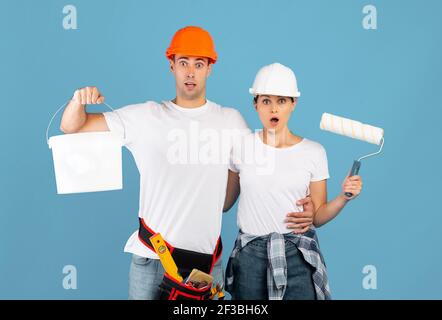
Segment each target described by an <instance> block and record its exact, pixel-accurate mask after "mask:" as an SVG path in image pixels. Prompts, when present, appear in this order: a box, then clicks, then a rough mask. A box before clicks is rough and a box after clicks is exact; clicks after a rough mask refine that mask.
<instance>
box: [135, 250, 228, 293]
mask: <svg viewBox="0 0 442 320" xmlns="http://www.w3.org/2000/svg"><path fill="white" fill-rule="evenodd" d="M163 276H164V268H163V266H162V265H161V262H160V260H159V259H149V258H144V257H140V256H138V255H135V254H133V255H132V262H131V264H130V271H129V300H158V299H159V298H160V295H161V291H160V289H159V287H158V286H159V285H160V284H161V281H162V280H163ZM212 276H213V278H214V283H215V284H216V283H220V284H223V283H224V273H223V267H222V261H221V258H220V259H219V260H218V262H217V263H216V264H215V266H214V267H213V270H212Z"/></svg>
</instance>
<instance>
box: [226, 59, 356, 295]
mask: <svg viewBox="0 0 442 320" xmlns="http://www.w3.org/2000/svg"><path fill="white" fill-rule="evenodd" d="M250 93H252V94H253V95H254V99H253V104H254V106H255V109H256V111H257V112H258V115H259V118H260V120H261V122H262V125H263V129H262V130H261V131H259V132H255V133H251V134H249V135H246V136H245V137H244V139H243V141H242V143H241V144H237V145H236V147H235V148H234V151H233V157H232V159H233V160H232V161H233V170H235V171H237V172H239V177H240V188H241V195H240V200H239V205H238V227H239V229H240V232H239V235H238V238H237V240H236V243H235V247H234V249H233V252H232V255H231V257H230V259H229V263H228V266H227V275H226V276H227V279H226V290H227V291H229V292H230V293H231V295H232V299H247V300H249V299H257V300H266V299H330V298H331V297H330V291H329V287H328V280H327V274H326V268H325V263H324V260H323V258H322V254H321V252H320V250H319V245H318V241H317V237H316V231H315V227H319V226H321V225H323V224H325V223H327V222H329V221H330V220H332V219H333V218H334V217H336V216H337V215H338V213H339V212H340V211H341V210H342V209H343V208H344V206H345V205H346V203H347V202H348V201H350V200H352V199H354V198H355V197H357V196H358V195H359V193H360V192H361V188H362V181H361V178H360V177H359V176H353V177H348V176H347V177H346V178H345V180H344V182H343V184H342V192H341V194H339V195H338V196H337V197H336V198H335V199H333V200H332V201H329V202H327V185H326V181H327V179H328V178H329V174H328V164H327V155H326V152H325V150H324V148H323V147H322V145H320V144H319V143H317V142H314V141H312V140H309V139H307V138H303V137H300V136H298V135H295V134H293V133H292V132H290V130H289V128H288V126H287V125H288V121H289V118H290V116H291V114H292V112H293V111H294V109H295V107H296V103H297V100H298V97H299V96H300V93H299V92H298V88H297V82H296V77H295V74H294V73H293V71H292V70H291V69H289V68H287V67H285V66H283V65H281V64H279V63H274V64H271V65H268V66H265V67H263V68H262V69H261V70H260V71H259V72H258V74H257V75H256V78H255V82H254V84H253V88H252V89H250ZM346 192H351V193H352V194H353V195H352V196H351V197H348V196H346V195H345V193H346ZM308 195H310V197H311V199H312V202H313V204H314V208H315V209H314V212H315V213H314V217H313V218H312V219H308V218H287V214H288V213H290V212H301V211H303V208H302V206H301V207H299V206H296V202H297V200H299V199H303V198H305V197H306V196H308ZM293 221H294V222H295V223H290V222H293ZM312 224H313V225H312Z"/></svg>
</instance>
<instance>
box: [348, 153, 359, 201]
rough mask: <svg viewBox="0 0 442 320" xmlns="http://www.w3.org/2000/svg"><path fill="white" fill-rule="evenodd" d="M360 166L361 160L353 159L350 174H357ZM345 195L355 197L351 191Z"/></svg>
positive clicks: (350, 175)
mask: <svg viewBox="0 0 442 320" xmlns="http://www.w3.org/2000/svg"><path fill="white" fill-rule="evenodd" d="M360 168H361V161H358V160H355V161H353V166H352V167H351V171H350V174H349V175H348V176H349V177H352V176H355V175H357V174H358V173H359V169H360ZM345 195H346V196H347V197H353V193H351V192H346V193H345Z"/></svg>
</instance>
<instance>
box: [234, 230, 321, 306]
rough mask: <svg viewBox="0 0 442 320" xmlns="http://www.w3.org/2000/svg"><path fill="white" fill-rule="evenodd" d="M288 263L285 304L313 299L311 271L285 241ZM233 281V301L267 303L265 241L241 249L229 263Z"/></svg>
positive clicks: (289, 242)
mask: <svg viewBox="0 0 442 320" xmlns="http://www.w3.org/2000/svg"><path fill="white" fill-rule="evenodd" d="M285 248H286V250H285V251H286V260H287V288H286V291H285V294H284V297H283V299H284V300H314V299H316V293H315V287H314V285H313V279H312V274H313V272H314V268H313V267H312V266H311V265H310V264H308V263H307V262H306V261H305V260H304V257H303V256H302V253H301V252H300V251H299V250H298V248H297V247H296V245H295V244H293V243H292V242H291V241H288V240H286V241H285ZM231 263H232V267H233V273H234V277H235V281H234V285H233V292H231V294H232V299H235V300H268V291H267V266H268V264H269V260H268V257H267V239H262V238H258V239H255V240H253V241H251V242H250V243H248V244H247V246H245V247H244V248H242V249H241V250H240V251H239V253H238V255H237V256H236V257H235V258H234V259H233V261H231Z"/></svg>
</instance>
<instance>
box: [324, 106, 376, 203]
mask: <svg viewBox="0 0 442 320" xmlns="http://www.w3.org/2000/svg"><path fill="white" fill-rule="evenodd" d="M319 127H320V128H321V129H322V130H325V131H330V132H333V133H336V134H340V135H343V136H347V137H350V138H353V139H358V140H362V141H366V142H368V143H373V144H377V145H380V146H381V147H380V148H379V150H378V151H377V152H375V153H370V154H367V155H365V156H363V157H360V158H359V159H358V160H354V161H353V166H352V168H351V171H350V174H349V176H350V177H351V176H354V175H357V174H358V172H359V169H360V167H361V160H362V159H365V158H368V157H371V156H374V155H377V154H379V153H380V152H381V151H382V147H383V146H384V129H381V128H377V127H373V126H370V125H368V124H363V123H361V122H359V121H354V120H350V119H346V118H343V117H339V116H335V115H332V114H329V113H324V114H322V118H321V123H320V124H319ZM345 195H346V196H347V197H352V196H353V194H352V193H351V192H346V193H345Z"/></svg>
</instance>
